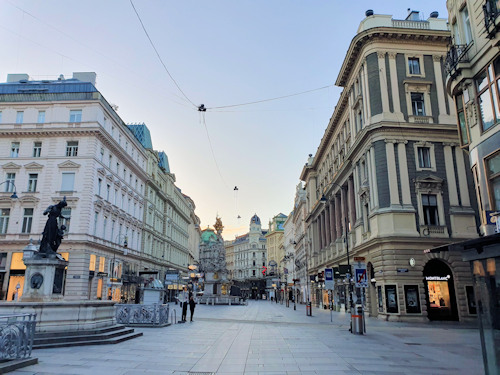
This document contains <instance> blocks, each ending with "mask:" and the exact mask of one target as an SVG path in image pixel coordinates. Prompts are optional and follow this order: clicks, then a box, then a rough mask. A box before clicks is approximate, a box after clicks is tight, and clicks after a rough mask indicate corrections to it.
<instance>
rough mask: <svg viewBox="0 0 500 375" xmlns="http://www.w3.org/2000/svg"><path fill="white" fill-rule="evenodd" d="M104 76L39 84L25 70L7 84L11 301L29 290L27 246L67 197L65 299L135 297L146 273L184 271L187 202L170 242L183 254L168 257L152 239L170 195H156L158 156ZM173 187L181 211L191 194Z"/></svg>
mask: <svg viewBox="0 0 500 375" xmlns="http://www.w3.org/2000/svg"><path fill="white" fill-rule="evenodd" d="M95 78H96V76H95V73H74V75H73V78H72V79H64V77H63V76H62V75H61V77H60V78H59V79H58V80H55V81H51V80H47V81H30V80H29V77H28V75H24V74H22V75H9V77H8V82H7V83H2V84H0V126H1V127H2V132H1V133H0V168H1V169H0V174H1V181H0V182H1V183H2V184H3V186H2V187H1V188H0V190H1V193H0V209H1V223H0V224H1V225H0V254H1V257H2V261H1V265H2V268H3V269H2V270H1V271H2V272H0V275H1V276H0V286H1V290H2V294H3V295H2V298H3V299H7V300H11V299H12V297H13V294H14V292H15V291H16V286H17V285H19V286H20V288H21V289H22V286H23V283H24V269H25V267H24V263H23V262H22V250H23V248H24V247H25V246H26V245H27V244H28V242H29V240H30V239H33V241H34V243H36V242H37V241H38V240H39V239H40V238H41V233H42V231H43V227H44V225H45V221H46V217H45V216H43V215H42V213H43V211H44V210H45V209H46V208H47V206H48V205H50V204H54V203H56V202H58V201H60V200H61V199H63V197H66V200H67V202H68V206H67V207H66V209H65V211H64V212H63V215H64V216H65V217H66V219H64V221H65V225H66V227H67V228H66V234H65V238H64V240H63V242H62V245H61V247H60V248H59V252H60V253H61V254H62V255H63V256H64V257H65V258H66V259H68V260H69V265H68V269H67V272H66V282H65V298H66V299H78V300H81V299H115V300H120V299H125V300H134V299H135V298H136V295H135V292H136V290H137V288H138V286H139V284H140V282H141V279H140V277H139V276H140V275H141V274H147V273H149V272H152V271H155V272H156V273H155V275H156V276H155V277H157V278H158V277H161V276H162V275H161V270H162V269H163V268H165V267H176V268H178V269H184V264H185V262H187V259H188V256H187V253H188V250H187V245H188V243H187V242H188V241H187V228H188V221H189V218H190V211H189V208H187V206H188V205H187V204H186V208H181V209H177V211H179V210H182V211H183V212H184V214H183V221H180V219H179V217H180V216H181V215H180V214H179V213H178V212H177V211H175V210H174V209H173V208H171V210H170V215H169V216H168V218H171V220H172V222H173V224H172V227H173V229H172V231H171V233H170V238H172V239H173V240H172V241H174V242H176V243H177V244H178V245H179V246H182V249H183V251H184V254H183V255H181V254H179V255H178V256H177V257H172V258H167V259H172V261H171V262H170V261H167V260H166V259H165V258H164V257H162V256H163V255H164V252H163V250H167V249H165V248H162V244H161V242H160V241H158V237H156V238H155V239H154V240H153V236H151V238H150V234H151V233H156V232H160V231H163V228H162V227H165V226H166V224H167V223H166V222H167V221H168V218H167V220H165V219H164V218H159V216H158V214H157V209H158V208H157V207H156V204H158V205H159V206H160V207H163V206H162V204H163V203H162V201H161V199H159V196H160V195H161V194H159V195H155V194H153V195H151V191H152V190H154V189H153V188H152V187H151V186H152V185H153V184H152V183H151V181H155V183H160V182H158V181H159V180H158V179H157V178H155V179H153V178H150V176H149V175H148V165H149V163H150V160H151V158H152V155H151V152H150V150H148V149H147V148H145V147H144V145H143V144H142V141H143V139H142V138H141V137H137V133H134V131H132V128H133V126H131V127H128V126H127V125H126V124H125V123H124V122H123V120H122V119H121V118H120V117H119V115H118V114H117V112H116V110H115V109H114V108H113V106H112V105H110V104H109V103H108V102H107V101H106V99H105V98H104V97H103V96H102V94H101V93H100V92H99V91H98V90H97V89H96V88H95ZM143 130H144V129H143ZM145 130H147V128H145ZM148 133H149V131H148ZM161 183H162V184H163V182H161ZM171 185H172V186H170V187H168V186H169V185H168V184H166V185H165V189H166V190H165V193H164V195H167V196H169V197H170V198H167V201H168V199H170V200H171V206H175V207H179V204H180V203H181V201H182V200H184V201H185V199H184V198H183V197H182V195H181V194H180V193H179V192H178V189H177V188H176V187H175V186H173V184H171ZM13 191H16V193H17V196H18V198H17V199H13V198H11V196H12V192H13ZM146 197H147V199H146ZM150 205H153V206H154V207H153V212H154V214H151V209H150V207H149V206H150ZM164 208H165V209H167V206H165V207H164ZM167 212H168V209H167ZM176 226H177V227H178V228H180V232H181V234H182V236H181V235H180V234H176V232H175V228H176ZM144 230H146V233H147V234H146V237H145V236H144ZM155 241H156V242H155ZM19 292H20V293H19V295H20V294H21V293H22V290H20V291H19Z"/></svg>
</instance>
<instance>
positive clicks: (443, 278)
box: [425, 275, 451, 281]
mask: <svg viewBox="0 0 500 375" xmlns="http://www.w3.org/2000/svg"><path fill="white" fill-rule="evenodd" d="M450 277H451V276H450V275H446V276H425V280H426V281H448V280H449V279H450Z"/></svg>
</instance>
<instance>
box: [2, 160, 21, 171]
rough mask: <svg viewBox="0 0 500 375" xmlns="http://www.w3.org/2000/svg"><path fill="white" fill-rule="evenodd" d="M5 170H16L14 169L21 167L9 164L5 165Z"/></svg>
mask: <svg viewBox="0 0 500 375" xmlns="http://www.w3.org/2000/svg"><path fill="white" fill-rule="evenodd" d="M2 168H3V169H9V170H14V169H21V166H20V165H18V164H15V163H12V162H9V163H7V164H4V165H3V166H2Z"/></svg>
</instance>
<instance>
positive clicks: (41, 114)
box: [38, 111, 45, 124]
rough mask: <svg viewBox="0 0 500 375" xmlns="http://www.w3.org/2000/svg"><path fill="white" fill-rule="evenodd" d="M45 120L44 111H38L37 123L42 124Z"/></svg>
mask: <svg viewBox="0 0 500 375" xmlns="http://www.w3.org/2000/svg"><path fill="white" fill-rule="evenodd" d="M44 122H45V111H38V123H39V124H43V123H44Z"/></svg>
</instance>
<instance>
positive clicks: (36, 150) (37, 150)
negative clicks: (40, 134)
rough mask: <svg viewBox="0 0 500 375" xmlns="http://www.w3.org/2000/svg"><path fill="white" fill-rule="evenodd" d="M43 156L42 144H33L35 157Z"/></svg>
mask: <svg viewBox="0 0 500 375" xmlns="http://www.w3.org/2000/svg"><path fill="white" fill-rule="evenodd" d="M41 155H42V142H34V143H33V157H34V158H39V157H40V156H41Z"/></svg>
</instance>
